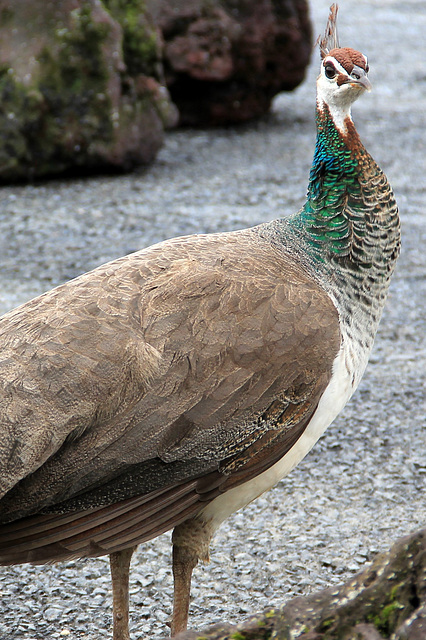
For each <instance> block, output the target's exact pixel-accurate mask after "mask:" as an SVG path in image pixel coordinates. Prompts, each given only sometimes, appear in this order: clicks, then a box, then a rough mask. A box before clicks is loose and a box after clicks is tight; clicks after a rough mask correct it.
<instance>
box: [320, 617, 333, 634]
mask: <svg viewBox="0 0 426 640" xmlns="http://www.w3.org/2000/svg"><path fill="white" fill-rule="evenodd" d="M334 622H335V620H334V618H326V619H325V620H323V621H322V622H321V625H320V631H326V630H327V629H329V628H330V627H331V626H333V624H334Z"/></svg>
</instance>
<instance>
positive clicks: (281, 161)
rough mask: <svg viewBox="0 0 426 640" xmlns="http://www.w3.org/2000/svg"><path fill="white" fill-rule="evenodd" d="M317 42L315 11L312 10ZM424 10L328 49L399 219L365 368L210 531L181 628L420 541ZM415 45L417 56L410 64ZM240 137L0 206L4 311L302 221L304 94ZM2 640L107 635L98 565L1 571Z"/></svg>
mask: <svg viewBox="0 0 426 640" xmlns="http://www.w3.org/2000/svg"><path fill="white" fill-rule="evenodd" d="M313 4H314V6H313V21H314V25H315V32H318V33H319V32H320V31H321V30H322V29H323V27H324V24H325V19H326V16H327V12H328V3H327V2H325V1H324V0H315V2H314V3H313ZM425 31H426V7H425V4H424V2H423V0H417V1H416V0H412V1H409V0H407V1H406V2H404V3H401V2H399V1H398V2H397V1H396V0H383V1H379V0H371V1H370V2H367V1H362V0H361V1H360V0H342V2H341V12H340V36H341V41H342V44H350V45H352V46H355V47H357V48H359V49H361V50H362V51H363V52H365V53H367V54H368V55H369V61H370V65H371V73H370V77H371V80H372V82H373V85H374V91H373V92H372V93H371V94H369V95H366V96H364V97H363V98H362V99H361V100H360V101H359V102H358V103H357V105H356V106H355V109H354V117H355V121H356V123H357V126H358V130H359V131H360V133H361V136H362V138H363V140H364V141H365V143H366V146H367V148H368V149H369V150H370V151H371V153H372V154H373V156H374V157H375V158H376V160H377V161H378V162H379V164H380V165H381V166H382V167H383V169H384V170H385V171H386V173H387V174H388V176H389V178H390V181H391V183H392V185H393V186H394V189H395V192H396V194H397V199H398V201H399V205H400V209H401V214H402V223H403V251H402V255H401V258H400V261H399V265H398V268H397V272H396V274H395V277H394V280H393V284H392V287H391V295H390V298H389V302H388V305H387V308H386V310H385V314H384V318H383V321H382V324H381V327H380V329H379V333H378V337H377V340H376V346H375V349H374V352H373V355H372V358H371V362H370V365H369V367H368V369H367V372H366V374H365V377H364V379H363V381H362V383H361V385H360V389H359V390H358V391H357V393H356V395H355V396H354V398H353V399H352V401H351V402H350V404H349V405H348V406H347V407H346V409H345V410H344V411H343V412H342V414H341V415H340V417H339V418H338V419H337V420H336V421H335V423H334V424H333V425H332V426H331V427H330V428H329V430H328V432H327V433H326V434H325V436H324V437H323V438H322V439H321V441H320V442H319V443H318V444H317V445H316V447H315V448H314V450H313V451H312V452H311V454H310V455H309V456H307V458H306V459H305V460H304V461H303V462H302V463H301V464H300V465H299V466H298V467H297V469H296V470H295V471H294V472H293V473H292V474H291V475H290V476H289V477H288V478H286V479H285V480H284V481H282V482H281V483H280V484H279V485H278V486H277V487H276V488H275V489H274V490H272V491H270V492H269V493H267V494H266V495H265V496H264V497H262V498H260V499H258V500H257V501H256V502H255V503H253V504H252V505H250V506H249V507H247V508H246V509H245V510H244V511H242V512H239V513H237V514H235V515H234V516H233V517H232V518H230V519H229V520H228V521H227V522H226V523H225V524H224V525H223V526H222V528H221V529H220V530H219V532H218V533H217V535H216V538H215V540H214V543H213V545H212V560H211V563H210V566H208V567H203V566H202V567H199V568H197V569H196V571H195V576H194V581H193V589H192V595H193V603H192V606H191V620H190V624H191V626H192V627H193V628H201V627H203V626H205V625H208V624H211V623H213V622H215V621H218V620H228V621H232V622H237V621H240V620H241V619H243V618H244V616H246V615H247V614H248V613H249V612H252V611H254V610H259V609H261V608H262V607H264V606H266V605H275V604H279V603H282V602H284V601H285V600H287V599H288V598H290V597H292V596H294V595H299V594H307V593H310V592H312V591H315V590H318V589H320V588H323V587H327V586H329V585H334V584H337V583H340V582H342V581H344V580H345V579H347V578H348V577H349V576H351V575H352V574H353V573H354V572H357V571H358V570H359V569H360V568H361V567H363V566H364V564H365V563H366V562H368V561H370V560H371V559H372V558H373V557H374V555H375V554H376V553H378V552H379V551H381V550H384V549H386V548H387V547H388V546H389V545H390V544H391V543H392V542H393V541H394V540H395V539H396V538H398V537H399V536H401V535H404V534H406V533H408V532H410V531H412V530H414V529H416V528H419V527H421V526H425V524H426V508H425V502H424V494H425V479H426V434H425V432H426V428H425V413H426V411H425V409H426V407H425V377H426V376H425V333H426V331H425V330H426V309H425V300H426V286H425V272H426V269H425V260H424V243H425V220H424V219H425V201H426V194H425V191H426V185H425V169H426V167H425V164H424V156H425V142H426V141H425V131H426V115H425V114H426V75H425V70H424V61H425V57H426V51H425V48H424V43H425V40H424V33H425ZM422 43H423V49H422ZM317 69H318V58H317V55H314V57H313V63H312V66H311V69H310V70H309V74H308V78H307V82H306V83H305V84H304V85H303V86H302V87H300V88H299V89H298V90H297V91H296V92H294V93H292V94H286V95H282V96H280V97H278V98H277V100H276V103H275V105H274V109H273V112H272V113H271V114H270V115H269V116H268V117H266V118H264V119H263V120H261V121H260V122H257V123H255V124H250V125H247V126H244V127H241V128H238V129H219V130H214V131H213V130H212V131H192V130H185V131H177V132H173V133H170V134H169V135H168V136H167V140H166V144H165V147H164V148H163V150H162V151H161V153H160V155H159V157H158V160H157V161H156V163H155V165H153V166H152V167H150V168H148V169H147V170H145V171H141V172H139V173H137V174H134V175H131V176H126V177H100V178H92V179H90V180H72V181H66V182H65V181H54V182H49V183H45V184H40V185H36V186H19V187H8V188H3V189H1V190H0V252H1V254H0V255H1V266H0V279H1V282H0V291H1V294H0V311H2V312H3V311H6V310H7V309H9V308H11V307H13V306H15V305H17V304H19V303H21V302H24V301H25V300H27V299H29V298H30V297H32V296H34V295H36V294H38V293H40V292H42V291H44V290H46V289H48V288H51V287H52V286H54V285H56V284H58V283H60V282H62V281H64V280H67V279H69V278H71V277H73V276H75V275H77V274H79V273H81V272H82V271H86V270H88V269H90V268H92V267H94V266H96V265H98V264H99V263H101V262H105V261H106V260H109V259H112V258H114V257H117V256H119V255H122V254H124V253H128V252H130V251H133V250H136V249H138V248H141V247H143V246H146V245H149V244H152V243H153V242H156V241H159V240H161V239H163V238H166V237H170V236H175V235H181V234H186V233H193V232H211V231H216V230H229V229H236V228H240V227H245V226H250V225H253V224H257V223H258V222H261V221H263V220H269V219H272V218H275V217H278V216H280V215H285V214H287V213H290V212H293V211H295V210H297V209H298V208H299V207H300V206H301V205H302V204H303V200H304V194H305V190H306V182H307V176H308V171H309V167H310V162H311V158H312V152H313V146H314V136H315V132H314V122H313V105H314V80H315V76H316V73H317ZM171 593H172V580H171V564H170V536H169V534H165V535H163V536H161V537H159V538H157V539H156V540H154V541H152V542H151V543H149V544H146V545H142V546H141V547H140V548H139V550H138V552H137V554H136V555H135V558H134V561H133V565H132V574H131V619H132V622H131V632H132V636H133V638H135V639H136V638H160V637H162V636H164V635H167V634H166V633H165V623H166V621H167V619H168V617H169V615H170V611H171ZM0 594H1V601H2V615H1V619H0V638H1V639H2V640H3V639H4V640H12V639H17V638H19V639H22V640H33V639H35V638H37V639H41V638H49V639H51V638H61V637H68V638H70V640H74V639H82V638H85V639H87V640H100V638H104V637H105V634H108V635H109V633H110V629H111V588H110V580H109V569H108V562H107V559H106V558H100V559H89V560H82V561H76V562H68V563H63V564H58V565H55V566H48V567H30V566H19V567H12V568H0Z"/></svg>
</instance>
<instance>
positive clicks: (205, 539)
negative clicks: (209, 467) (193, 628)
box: [114, 519, 213, 640]
mask: <svg viewBox="0 0 426 640" xmlns="http://www.w3.org/2000/svg"><path fill="white" fill-rule="evenodd" d="M212 533H213V531H212V527H211V526H210V524H208V523H204V522H202V521H201V520H196V519H193V520H186V521H185V522H183V523H182V524H180V525H178V526H177V527H175V529H174V531H173V537H172V542H173V579H174V591H173V616H172V623H171V631H172V637H173V636H175V635H176V634H178V633H180V632H181V631H185V630H186V628H187V625H188V611H189V600H190V595H191V577H192V572H193V570H194V567H195V566H196V565H197V563H198V560H203V561H204V562H208V561H209V545H210V540H211V537H212ZM114 640H115V639H114Z"/></svg>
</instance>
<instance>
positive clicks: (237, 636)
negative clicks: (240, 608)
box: [229, 631, 246, 640]
mask: <svg viewBox="0 0 426 640" xmlns="http://www.w3.org/2000/svg"><path fill="white" fill-rule="evenodd" d="M229 637H230V639H231V640H246V636H245V635H243V634H242V633H240V632H239V631H236V632H235V633H233V634H232V636H229Z"/></svg>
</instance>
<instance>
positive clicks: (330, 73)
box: [325, 62, 336, 78]
mask: <svg viewBox="0 0 426 640" xmlns="http://www.w3.org/2000/svg"><path fill="white" fill-rule="evenodd" d="M325 75H326V76H327V78H334V76H335V75H336V69H335V68H334V66H333V65H332V64H331V63H330V62H328V63H327V64H326V65H325Z"/></svg>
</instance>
